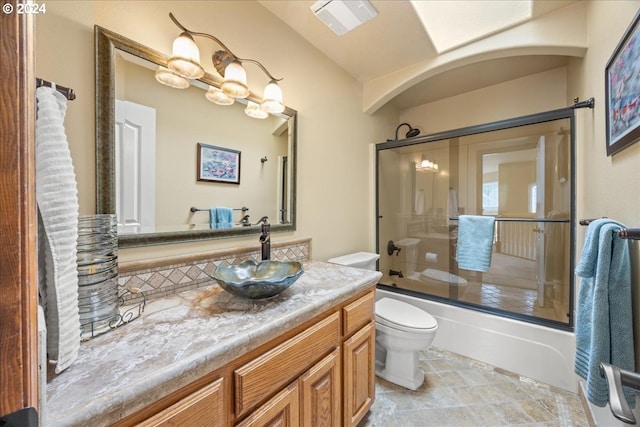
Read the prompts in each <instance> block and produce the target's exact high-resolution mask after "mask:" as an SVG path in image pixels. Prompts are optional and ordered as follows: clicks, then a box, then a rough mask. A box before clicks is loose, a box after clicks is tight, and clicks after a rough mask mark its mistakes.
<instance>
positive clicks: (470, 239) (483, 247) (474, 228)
mask: <svg viewBox="0 0 640 427" xmlns="http://www.w3.org/2000/svg"><path fill="white" fill-rule="evenodd" d="M495 220H496V219H495V218H494V217H493V216H479V215H460V216H459V217H458V244H457V247H456V261H458V267H460V268H463V269H465V270H474V271H487V270H489V267H490V266H491V250H492V249H493V230H494V225H495Z"/></svg>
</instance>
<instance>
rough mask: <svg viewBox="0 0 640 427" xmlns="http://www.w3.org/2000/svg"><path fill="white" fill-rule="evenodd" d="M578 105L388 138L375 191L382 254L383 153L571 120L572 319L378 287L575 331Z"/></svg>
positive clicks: (380, 145) (382, 145) (381, 146)
mask: <svg viewBox="0 0 640 427" xmlns="http://www.w3.org/2000/svg"><path fill="white" fill-rule="evenodd" d="M575 108H577V107H576V106H573V107H567V108H562V109H558V110H552V111H546V112H543V113H537V114H531V115H526V116H520V117H515V118H510V119H505V120H499V121H495V122H491V123H484V124H480V125H474V126H468V127H464V128H458V129H453V130H448V131H443V132H437V133H433V134H429V135H424V136H418V137H414V138H408V139H399V140H387V141H386V142H383V143H378V144H376V155H375V162H376V165H375V174H376V176H375V192H376V208H375V209H376V211H375V215H376V252H377V253H380V249H381V248H380V219H381V218H382V217H381V216H380V182H379V179H380V175H379V172H380V171H379V167H380V152H381V151H384V150H388V149H392V148H399V147H407V146H411V145H417V144H425V143H432V142H437V141H442V140H448V139H453V138H459V137H463V136H469V135H475V134H480V133H487V132H492V131H500V130H505V129H511V128H516V127H520V126H526V125H535V124H538V123H544V122H550V121H555V120H562V119H568V120H569V123H570V129H569V136H570V141H569V142H570V144H569V153H570V154H569V169H570V171H571V175H570V176H571V186H570V199H571V201H570V210H571V212H570V221H569V223H570V231H569V236H570V237H569V251H570V256H569V260H570V261H569V262H570V266H569V272H570V273H569V294H570V297H569V312H568V313H567V317H568V322H560V321H555V320H551V319H544V318H539V317H534V316H529V315H525V314H519V313H515V312H510V311H506V310H500V309H497V308H493V307H484V306H480V305H475V304H471V303H467V302H464V301H457V300H452V299H448V298H443V297H439V296H436V295H429V294H423V293H419V292H415V291H411V290H407V289H402V288H397V287H392V286H387V285H383V284H379V285H378V287H379V288H380V289H384V290H388V291H391V292H398V293H403V294H407V295H411V296H414V297H417V298H423V299H430V300H435V301H438V302H442V303H445V304H449V305H453V306H458V307H462V308H467V309H471V310H476V311H481V312H486V313H489V314H493V315H497V316H500V317H505V318H510V319H514V320H518V321H524V322H527V323H533V324H538V325H541V326H547V327H551V328H555V329H560V330H566V331H573V330H574V309H575V275H574V274H573V271H574V269H575V240H576V224H577V223H576V216H575V215H576V183H575V176H576V170H575V167H576V162H575V157H576V156H575V114H574V113H575Z"/></svg>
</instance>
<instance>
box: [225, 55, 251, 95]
mask: <svg viewBox="0 0 640 427" xmlns="http://www.w3.org/2000/svg"><path fill="white" fill-rule="evenodd" d="M221 89H222V91H223V92H224V93H226V94H227V95H229V96H231V97H233V98H246V97H247V96H249V88H248V87H247V72H246V71H245V70H244V68H242V64H240V62H239V61H232V62H231V63H230V64H229V65H227V68H225V70H224V81H223V82H222V85H221Z"/></svg>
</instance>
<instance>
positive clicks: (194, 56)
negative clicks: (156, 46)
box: [167, 32, 204, 79]
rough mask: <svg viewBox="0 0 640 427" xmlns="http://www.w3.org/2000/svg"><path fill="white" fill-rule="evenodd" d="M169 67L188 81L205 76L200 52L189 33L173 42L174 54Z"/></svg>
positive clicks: (168, 63) (181, 35)
mask: <svg viewBox="0 0 640 427" xmlns="http://www.w3.org/2000/svg"><path fill="white" fill-rule="evenodd" d="M167 66H168V67H169V68H170V69H171V70H173V71H175V72H176V73H178V74H179V75H181V76H182V77H185V78H187V79H199V78H200V77H202V76H204V68H202V66H201V65H200V51H199V50H198V46H197V45H196V42H194V41H193V37H191V35H190V34H189V33H187V32H184V33H182V34H180V36H178V38H177V39H175V40H174V41H173V52H172V54H171V58H169V61H168V62H167Z"/></svg>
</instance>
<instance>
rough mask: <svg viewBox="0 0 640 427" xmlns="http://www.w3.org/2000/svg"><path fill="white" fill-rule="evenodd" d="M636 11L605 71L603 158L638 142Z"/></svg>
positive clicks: (639, 33) (639, 106)
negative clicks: (605, 135)
mask: <svg viewBox="0 0 640 427" xmlns="http://www.w3.org/2000/svg"><path fill="white" fill-rule="evenodd" d="M639 20H640V12H639V13H638V14H636V16H635V17H634V18H633V21H632V22H631V25H630V26H629V28H627V31H626V32H625V33H624V36H623V37H622V40H620V42H619V43H618V46H616V48H615V50H614V51H613V55H611V58H610V59H609V61H608V62H607V66H606V68H605V78H606V81H605V91H606V114H607V116H606V122H607V155H608V156H611V155H613V154H615V153H617V152H619V151H620V150H622V149H623V148H627V147H628V146H630V145H631V144H633V143H635V142H637V141H638V139H640V115H639V114H638V113H639V112H640V74H639V73H638V67H640V31H638V27H639Z"/></svg>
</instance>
